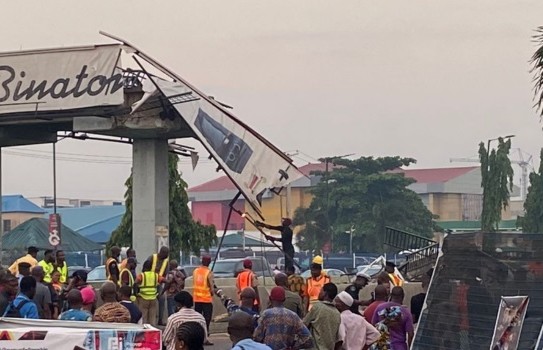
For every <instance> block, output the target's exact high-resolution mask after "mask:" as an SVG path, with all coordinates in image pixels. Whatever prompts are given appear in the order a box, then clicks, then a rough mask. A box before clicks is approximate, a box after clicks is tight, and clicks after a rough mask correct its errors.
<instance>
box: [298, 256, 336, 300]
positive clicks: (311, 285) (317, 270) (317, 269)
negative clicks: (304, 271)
mask: <svg viewBox="0 0 543 350" xmlns="http://www.w3.org/2000/svg"><path fill="white" fill-rule="evenodd" d="M321 259H322V258H321ZM317 261H318V260H317ZM329 282H330V277H328V276H327V275H326V274H323V271H322V265H321V264H318V263H315V262H314V263H312V264H311V277H309V278H307V280H306V285H305V298H304V299H305V300H306V311H309V310H311V307H312V305H313V304H314V303H316V302H318V301H319V294H320V292H321V289H322V287H323V286H324V285H325V284H326V283H329Z"/></svg>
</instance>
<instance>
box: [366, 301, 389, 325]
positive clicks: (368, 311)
mask: <svg viewBox="0 0 543 350" xmlns="http://www.w3.org/2000/svg"><path fill="white" fill-rule="evenodd" d="M384 302H385V301H384V300H375V301H374V302H373V303H371V304H370V305H369V306H368V307H367V308H366V309H365V310H364V318H365V319H366V321H368V322H369V323H371V320H372V319H373V314H374V313H375V309H377V306H379V304H382V303H384Z"/></svg>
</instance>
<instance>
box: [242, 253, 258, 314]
mask: <svg viewBox="0 0 543 350" xmlns="http://www.w3.org/2000/svg"><path fill="white" fill-rule="evenodd" d="M252 269H253V262H252V261H251V259H245V260H243V271H241V272H240V273H239V274H238V276H237V277H236V289H237V290H238V296H240V295H241V291H242V290H244V289H245V288H247V287H251V288H253V289H254V291H255V292H256V298H255V302H254V306H253V310H254V311H256V312H258V311H259V305H260V297H259V295H258V278H257V276H256V274H255V273H254V272H253V270H252Z"/></svg>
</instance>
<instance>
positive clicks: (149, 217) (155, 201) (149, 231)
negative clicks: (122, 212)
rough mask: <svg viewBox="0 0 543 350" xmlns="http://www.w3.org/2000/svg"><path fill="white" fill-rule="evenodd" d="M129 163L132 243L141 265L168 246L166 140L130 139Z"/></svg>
mask: <svg viewBox="0 0 543 350" xmlns="http://www.w3.org/2000/svg"><path fill="white" fill-rule="evenodd" d="M132 161H133V177H132V181H133V183H132V191H133V192H132V199H133V202H132V227H133V231H132V240H133V242H134V249H135V250H136V254H137V256H138V260H139V261H140V262H143V261H145V259H147V257H148V256H150V255H151V254H154V253H156V252H158V249H159V248H160V247H161V246H163V245H168V226H169V203H168V202H169V193H168V191H169V187H168V140H165V139H164V140H162V139H134V143H133V145H132ZM138 268H139V269H141V265H140V266H138Z"/></svg>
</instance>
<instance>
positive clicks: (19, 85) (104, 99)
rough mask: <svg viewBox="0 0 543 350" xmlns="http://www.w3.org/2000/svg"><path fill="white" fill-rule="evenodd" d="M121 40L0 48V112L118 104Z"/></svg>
mask: <svg viewBox="0 0 543 350" xmlns="http://www.w3.org/2000/svg"><path fill="white" fill-rule="evenodd" d="M119 55H120V45H105V46H91V47H83V48H67V49H57V50H40V51H22V52H13V53H2V54H0V115H2V114H8V113H28V112H41V111H61V110H70V109H79V108H85V107H96V106H108V105H120V104H122V103H123V100H124V91H123V83H124V82H123V75H122V72H121V70H120V69H119V68H118V61H119Z"/></svg>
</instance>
